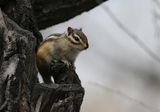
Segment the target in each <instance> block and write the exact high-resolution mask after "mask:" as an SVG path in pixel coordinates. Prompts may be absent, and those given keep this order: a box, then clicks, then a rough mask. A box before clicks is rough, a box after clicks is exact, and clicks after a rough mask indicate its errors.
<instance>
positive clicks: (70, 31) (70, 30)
mask: <svg viewBox="0 0 160 112" xmlns="http://www.w3.org/2000/svg"><path fill="white" fill-rule="evenodd" d="M67 32H68V36H69V35H71V34H72V33H73V28H71V27H68V28H67Z"/></svg>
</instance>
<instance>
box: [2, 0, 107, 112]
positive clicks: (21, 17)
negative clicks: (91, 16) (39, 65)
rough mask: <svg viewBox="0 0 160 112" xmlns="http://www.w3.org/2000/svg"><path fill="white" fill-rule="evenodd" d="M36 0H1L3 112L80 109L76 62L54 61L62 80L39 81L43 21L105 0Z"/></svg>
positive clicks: (74, 111) (53, 21) (47, 23)
mask: <svg viewBox="0 0 160 112" xmlns="http://www.w3.org/2000/svg"><path fill="white" fill-rule="evenodd" d="M31 1H32V4H33V7H34V11H35V15H36V19H35V17H34V14H33V10H32V4H31ZM31 1H30V0H0V54H1V55H0V91H1V92H0V112H79V111H80V107H81V104H82V101H83V96H84V88H83V87H82V86H81V81H80V80H79V77H78V75H77V74H76V72H75V69H74V67H72V66H70V67H67V66H66V65H65V64H64V63H62V62H61V61H60V60H53V62H52V63H51V64H52V68H51V70H52V71H53V73H54V74H56V75H57V77H56V78H55V79H54V80H55V82H56V83H57V84H51V85H47V84H39V83H38V80H37V69H36V65H35V49H36V47H37V46H38V45H39V43H40V42H41V41H42V36H41V34H40V32H39V29H38V26H39V28H40V29H42V28H45V27H48V26H50V25H53V24H56V23H59V22H63V21H65V20H67V19H69V18H71V17H73V16H75V15H77V14H80V13H81V12H83V11H86V10H89V9H90V8H93V7H94V6H96V5H98V3H99V2H102V1H103V0H95V1H94V0H93V1H92V0H79V1H78V0H66V1H64V0H57V1H53V0H31ZM104 1H105V0H104ZM1 9H2V10H1ZM36 20H37V21H38V25H37V23H36Z"/></svg>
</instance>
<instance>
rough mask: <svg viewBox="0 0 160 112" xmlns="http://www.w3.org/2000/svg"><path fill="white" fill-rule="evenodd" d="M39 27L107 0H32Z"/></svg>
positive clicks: (79, 12)
mask: <svg viewBox="0 0 160 112" xmlns="http://www.w3.org/2000/svg"><path fill="white" fill-rule="evenodd" d="M32 1H33V9H34V12H35V17H36V20H37V23H38V27H39V29H44V28H46V27H48V26H51V25H54V24H58V23H61V22H64V21H66V20H69V19H70V18H72V17H74V16H77V15H79V14H81V13H82V12H84V11H88V10H90V9H92V8H94V7H95V6H97V5H99V4H100V3H102V2H104V1H107V0H32Z"/></svg>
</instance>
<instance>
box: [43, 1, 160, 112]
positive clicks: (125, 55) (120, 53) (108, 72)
mask: <svg viewBox="0 0 160 112" xmlns="http://www.w3.org/2000/svg"><path fill="white" fill-rule="evenodd" d="M68 26H71V27H75V28H82V30H83V32H85V34H86V35H87V37H88V39H89V44H90V47H89V49H88V50H86V51H84V52H82V53H81V54H80V56H79V57H78V59H77V61H76V71H77V73H78V75H79V77H80V79H81V81H82V85H83V87H84V88H85V91H86V93H85V97H84V101H83V104H82V108H81V112H160V53H159V51H160V0H110V1H107V2H104V3H103V4H101V5H99V6H98V7H96V8H94V9H92V10H90V11H89V12H85V13H83V14H81V15H79V16H76V17H74V18H72V19H70V20H69V21H67V22H64V23H61V24H57V25H54V26H52V27H49V28H47V29H44V30H41V33H42V35H43V37H47V36H48V35H50V34H52V33H63V32H64V31H65V30H66V29H67V27H68Z"/></svg>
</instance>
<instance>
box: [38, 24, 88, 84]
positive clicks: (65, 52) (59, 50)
mask: <svg viewBox="0 0 160 112" xmlns="http://www.w3.org/2000/svg"><path fill="white" fill-rule="evenodd" d="M88 47H89V44H88V39H87V37H86V35H85V34H84V33H83V32H82V30H81V29H74V28H71V27H68V28H67V31H66V32H65V33H63V34H52V35H50V36H49V37H48V38H47V39H45V40H44V41H43V42H42V43H41V44H40V46H39V48H38V50H37V53H36V62H37V68H38V70H39V72H40V74H41V76H42V78H43V81H44V83H52V81H51V74H50V69H49V68H50V63H51V62H52V60H53V59H58V60H61V61H62V62H63V63H65V64H66V65H67V66H69V65H73V66H74V62H75V60H76V58H77V56H78V54H79V53H80V52H81V51H83V50H85V49H87V48H88ZM53 78H54V76H53Z"/></svg>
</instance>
